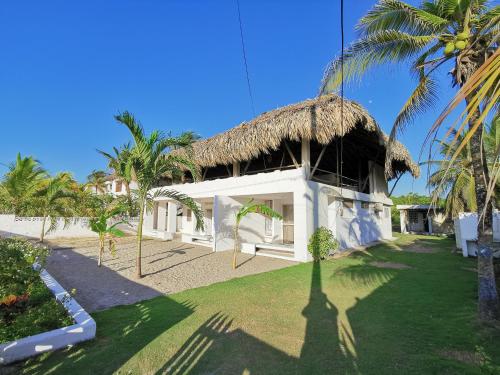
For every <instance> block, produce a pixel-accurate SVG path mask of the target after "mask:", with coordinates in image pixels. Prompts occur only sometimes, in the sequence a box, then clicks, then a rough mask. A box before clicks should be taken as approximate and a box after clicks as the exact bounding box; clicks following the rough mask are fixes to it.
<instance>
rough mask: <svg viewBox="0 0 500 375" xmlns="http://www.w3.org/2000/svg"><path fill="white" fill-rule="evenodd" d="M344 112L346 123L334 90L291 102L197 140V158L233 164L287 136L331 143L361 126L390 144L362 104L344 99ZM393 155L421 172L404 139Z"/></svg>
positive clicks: (200, 162) (201, 163)
mask: <svg viewBox="0 0 500 375" xmlns="http://www.w3.org/2000/svg"><path fill="white" fill-rule="evenodd" d="M343 115H344V125H343V127H341V125H340V123H341V122H340V119H341V99H340V97H339V96H337V95H334V94H329V95H323V96H320V97H317V98H314V99H308V100H304V101H303V102H300V103H297V104H291V105H287V106H285V107H281V108H278V109H275V110H273V111H269V112H265V113H263V114H261V115H259V116H257V117H256V118H254V119H252V120H251V121H249V122H243V123H241V124H240V125H238V126H236V127H234V128H232V129H229V130H227V131H225V132H223V133H220V134H217V135H215V136H213V137H210V138H208V139H205V140H201V141H198V142H195V143H194V144H193V152H194V160H195V161H196V163H197V164H198V165H199V166H200V167H214V166H216V165H221V164H222V165H224V164H232V163H233V162H238V161H245V160H249V159H252V158H254V157H257V156H258V155H259V154H261V153H267V152H269V151H270V150H275V149H277V148H278V147H279V146H280V144H281V142H282V141H283V140H284V139H289V140H295V141H299V140H300V139H301V138H304V139H309V140H315V141H317V142H318V143H320V144H328V143H330V142H331V141H332V140H333V139H334V138H335V137H341V136H344V135H345V134H347V133H349V132H351V131H352V130H354V129H355V128H356V127H359V126H360V127H362V128H363V129H364V130H366V131H369V132H375V133H377V134H378V135H379V142H381V143H380V144H384V143H385V144H387V139H388V138H387V136H386V135H385V134H384V133H383V132H382V130H381V129H380V128H379V126H378V125H377V123H376V122H375V120H374V119H373V118H372V117H371V116H370V115H369V113H368V112H367V111H366V110H365V109H364V108H363V107H362V106H361V105H359V104H357V103H355V102H353V101H350V100H344V109H343ZM391 156H392V159H393V160H394V161H396V162H400V163H399V164H400V165H401V163H403V164H404V167H403V169H405V170H407V171H409V172H411V173H412V175H413V176H415V177H417V176H418V175H419V168H418V166H417V165H416V164H415V163H414V162H413V161H412V159H411V157H410V155H409V153H408V150H407V149H406V148H405V147H404V146H403V145H402V144H401V143H399V142H395V143H394V145H393V147H392V152H391ZM391 164H393V163H391ZM398 169H401V168H398ZM386 175H387V177H388V178H392V177H394V175H395V173H394V170H393V168H392V166H390V167H389V168H386Z"/></svg>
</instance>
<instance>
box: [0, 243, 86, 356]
mask: <svg viewBox="0 0 500 375" xmlns="http://www.w3.org/2000/svg"><path fill="white" fill-rule="evenodd" d="M47 255H48V249H47V248H44V247H40V246H34V245H32V244H30V243H29V242H27V241H23V240H18V239H2V240H0V262H1V264H2V268H1V270H0V364H7V363H10V362H13V361H17V360H20V359H24V358H27V357H29V356H32V355H35V354H38V353H41V352H45V351H48V350H53V349H58V348H62V347H64V346H67V345H70V344H74V343H76V342H79V341H83V340H86V339H89V338H93V337H94V336H95V322H94V321H93V319H92V318H91V317H90V316H89V315H88V314H87V313H86V312H85V310H83V309H82V308H81V306H80V305H78V303H77V302H76V301H75V300H74V299H73V298H71V296H70V294H69V293H67V292H66V291H65V290H64V289H63V288H62V287H61V286H60V285H59V284H58V283H57V281H56V280H55V279H53V278H52V276H50V274H49V273H48V272H47V271H45V270H44V269H42V268H41V265H42V264H43V263H44V261H45V259H46V257H47ZM33 264H37V267H33Z"/></svg>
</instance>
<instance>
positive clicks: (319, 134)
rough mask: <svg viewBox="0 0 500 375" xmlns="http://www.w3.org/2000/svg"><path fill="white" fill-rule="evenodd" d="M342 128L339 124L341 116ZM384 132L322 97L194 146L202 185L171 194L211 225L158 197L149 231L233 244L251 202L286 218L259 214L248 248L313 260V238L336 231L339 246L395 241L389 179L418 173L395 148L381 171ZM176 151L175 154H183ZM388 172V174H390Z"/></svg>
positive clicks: (188, 179)
mask: <svg viewBox="0 0 500 375" xmlns="http://www.w3.org/2000/svg"><path fill="white" fill-rule="evenodd" d="M342 112H343V115H344V122H343V124H342V123H341V121H340V119H341V113H342ZM387 140H388V138H387V136H386V135H385V134H384V133H383V132H382V131H381V130H380V128H379V127H378V125H377V124H376V123H375V121H374V119H373V118H372V117H371V116H370V115H369V114H368V112H367V111H366V110H365V109H364V108H362V107H361V106H360V105H358V104H356V103H354V102H351V101H348V100H345V101H344V105H343V108H342V104H341V99H340V98H339V97H338V96H336V95H326V96H322V97H319V98H316V99H311V100H306V101H304V102H301V103H298V104H294V105H289V106H286V107H283V108H279V109H276V110H273V111H270V112H266V113H263V114H262V115H260V116H258V117H257V118H255V119H253V120H251V121H250V122H246V123H242V124H240V125H238V126H237V127H235V128H233V129H230V130H228V131H226V132H223V133H221V134H217V135H215V136H213V137H211V138H208V139H205V140H202V141H198V142H196V143H194V145H193V152H194V157H195V161H196V162H197V163H198V165H199V166H200V167H201V175H202V179H201V181H198V182H192V176H190V174H189V173H186V176H185V177H184V178H183V181H184V183H182V184H176V185H173V186H172V188H173V189H175V190H178V191H180V192H182V193H185V194H187V195H189V196H190V197H192V198H194V199H195V201H196V202H197V203H198V204H199V205H200V206H201V208H202V209H203V212H204V218H205V220H204V221H205V223H204V225H205V227H204V229H203V230H201V231H196V230H195V218H194V217H193V215H192V212H191V210H189V209H187V208H182V210H180V216H179V218H178V217H177V215H178V207H177V205H176V203H175V202H174V201H171V200H162V199H159V200H158V201H157V202H156V204H155V205H154V209H153V211H152V212H151V213H150V214H147V215H146V217H145V228H144V231H145V233H146V234H149V235H151V236H156V237H159V238H164V239H169V238H172V237H173V235H174V233H176V232H179V233H180V234H181V239H182V241H184V242H192V243H199V244H202V245H205V246H210V247H211V248H212V249H213V250H214V251H224V250H231V249H232V248H233V246H234V241H233V229H232V228H233V225H234V222H235V212H236V211H237V210H238V209H239V207H240V206H241V205H242V204H243V203H244V202H245V201H247V200H249V199H254V200H255V201H257V202H262V203H266V204H267V205H269V206H271V207H272V208H273V209H274V210H276V211H278V212H280V213H281V214H282V215H283V221H280V220H276V219H268V218H265V217H264V216H262V215H260V214H258V213H255V214H250V215H248V216H247V217H245V218H244V219H243V220H242V222H241V225H240V238H241V241H242V251H244V252H248V253H252V254H257V255H267V256H274V257H280V258H287V259H294V260H297V261H307V260H310V259H311V257H310V255H309V254H308V252H307V244H308V241H309V238H310V236H311V235H312V233H313V232H314V230H315V229H317V228H318V227H320V226H324V227H328V228H330V229H331V230H332V231H333V233H334V234H335V236H336V238H337V239H338V240H339V242H340V244H341V247H342V248H348V247H353V246H357V245H363V244H366V243H369V242H373V241H376V240H381V239H389V238H391V237H392V228H391V213H390V207H391V206H392V201H391V200H390V199H389V198H388V188H387V180H386V178H385V176H386V175H387V176H389V178H394V177H397V176H399V175H400V174H402V173H405V172H407V171H409V172H411V173H412V174H413V175H414V176H418V173H419V169H418V167H417V166H416V165H415V164H414V163H413V161H412V160H411V158H410V156H409V154H408V151H407V150H406V149H405V148H404V147H403V146H402V145H401V144H400V143H398V142H395V144H394V146H393V147H394V148H393V152H392V153H391V154H392V156H391V160H392V163H391V166H390V168H388V170H386V171H384V167H383V166H384V160H385V156H386V144H387ZM177 152H178V151H177ZM384 172H385V173H384Z"/></svg>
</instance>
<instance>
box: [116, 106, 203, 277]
mask: <svg viewBox="0 0 500 375" xmlns="http://www.w3.org/2000/svg"><path fill="white" fill-rule="evenodd" d="M115 119H116V120H117V121H118V122H119V123H120V124H123V125H125V126H126V127H127V128H128V129H129V130H130V133H131V134H132V137H133V139H134V147H133V148H132V149H131V151H130V161H129V162H130V164H131V166H132V170H133V173H134V174H135V177H136V181H137V184H138V191H137V199H138V201H139V211H140V212H139V225H138V227H137V257H136V275H137V277H139V278H140V277H142V270H141V253H142V229H143V228H142V227H143V224H144V215H145V213H146V212H147V211H149V210H150V209H151V207H152V202H153V201H155V200H158V199H159V198H168V199H171V200H174V201H177V202H179V203H181V204H183V205H185V206H187V207H189V208H190V209H191V210H192V212H193V213H194V215H195V218H196V228H197V229H201V228H202V227H203V214H202V211H201V209H200V207H199V206H198V205H197V204H196V203H195V202H194V201H193V200H192V199H191V198H190V197H188V196H186V195H184V194H181V193H179V192H178V191H175V190H172V189H165V188H158V189H156V190H155V191H154V192H151V190H152V189H153V188H155V187H157V185H158V183H159V182H160V180H161V178H162V177H164V176H165V175H172V174H180V173H181V171H183V170H184V169H187V170H189V171H190V172H191V174H192V175H193V177H194V178H195V179H198V174H199V173H198V170H197V168H196V165H195V164H194V163H193V162H192V161H191V160H189V159H188V158H186V157H183V156H180V155H177V154H172V153H168V151H169V150H171V149H173V148H178V147H189V146H190V144H191V140H192V133H185V134H182V135H181V136H179V137H171V136H168V137H167V136H165V135H163V134H162V133H161V132H159V131H156V130H155V131H153V132H152V133H151V134H150V135H149V136H147V135H146V134H145V132H144V128H143V127H142V125H141V124H140V123H139V122H138V121H136V119H135V118H134V116H133V115H132V114H131V113H129V112H123V113H121V114H119V115H117V116H115Z"/></svg>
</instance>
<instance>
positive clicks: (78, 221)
mask: <svg viewBox="0 0 500 375" xmlns="http://www.w3.org/2000/svg"><path fill="white" fill-rule="evenodd" d="M42 223H43V218H42V217H21V216H15V215H0V235H1V234H2V232H5V233H6V234H13V235H19V236H25V237H33V238H39V237H40V234H41V232H42ZM129 223H130V224H131V226H129V225H126V224H124V225H122V226H120V229H122V230H128V231H135V229H136V228H137V218H130V219H129ZM49 227H50V220H48V219H47V222H46V223H45V230H47V229H48V228H49ZM96 236H97V235H96V234H95V233H94V232H92V231H91V230H90V228H89V218H87V217H75V218H69V221H68V222H67V224H66V225H65V221H64V219H63V218H58V219H57V227H56V229H55V230H53V231H50V232H49V233H47V234H46V235H45V238H46V239H51V238H77V237H96Z"/></svg>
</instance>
